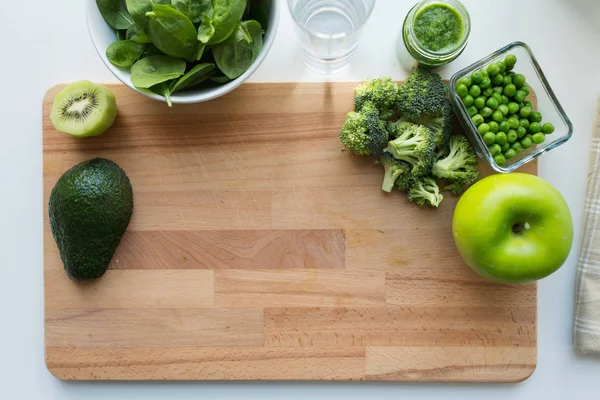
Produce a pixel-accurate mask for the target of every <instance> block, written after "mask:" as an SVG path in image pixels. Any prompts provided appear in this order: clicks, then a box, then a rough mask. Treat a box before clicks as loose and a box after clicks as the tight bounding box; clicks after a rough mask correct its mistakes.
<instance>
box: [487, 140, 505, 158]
mask: <svg viewBox="0 0 600 400" xmlns="http://www.w3.org/2000/svg"><path fill="white" fill-rule="evenodd" d="M495 141H496V135H494V144H492V145H491V146H489V147H488V148H489V149H490V153H491V154H492V156H496V155H498V154H500V153H502V148H501V147H500V145H499V144H495Z"/></svg>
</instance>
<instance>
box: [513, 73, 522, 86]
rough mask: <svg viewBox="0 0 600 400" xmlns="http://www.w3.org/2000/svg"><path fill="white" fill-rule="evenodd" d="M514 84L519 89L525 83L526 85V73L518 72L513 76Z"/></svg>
mask: <svg viewBox="0 0 600 400" xmlns="http://www.w3.org/2000/svg"><path fill="white" fill-rule="evenodd" d="M513 84H514V85H515V86H516V87H517V89H521V88H522V87H523V85H525V75H523V74H516V75H515V76H514V77H513Z"/></svg>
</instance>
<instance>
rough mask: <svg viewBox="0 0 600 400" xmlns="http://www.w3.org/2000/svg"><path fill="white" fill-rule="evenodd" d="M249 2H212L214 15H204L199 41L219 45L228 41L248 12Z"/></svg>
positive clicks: (222, 0) (226, 0)
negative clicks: (247, 5) (245, 12)
mask: <svg viewBox="0 0 600 400" xmlns="http://www.w3.org/2000/svg"><path fill="white" fill-rule="evenodd" d="M247 1H248V0H212V5H213V15H212V17H211V16H209V15H208V14H203V15H202V22H201V24H200V27H199V28H198V40H199V41H201V42H202V43H204V44H218V43H221V42H223V41H224V40H225V39H227V38H228V37H229V36H231V34H232V33H233V31H235V29H236V26H237V24H238V22H239V21H240V19H241V18H242V16H243V15H244V11H246V4H247Z"/></svg>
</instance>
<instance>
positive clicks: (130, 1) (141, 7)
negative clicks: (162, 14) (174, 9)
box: [125, 0, 171, 33]
mask: <svg viewBox="0 0 600 400" xmlns="http://www.w3.org/2000/svg"><path fill="white" fill-rule="evenodd" d="M125 3H126V4H127V10H128V11H129V14H131V17H132V18H133V20H134V21H135V24H136V25H137V26H138V28H139V29H140V31H142V32H144V33H148V32H147V28H148V22H149V18H148V17H147V16H146V13H148V12H150V11H152V6H153V5H154V4H170V3H171V1H170V0H125Z"/></svg>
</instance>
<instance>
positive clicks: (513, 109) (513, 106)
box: [508, 102, 519, 114]
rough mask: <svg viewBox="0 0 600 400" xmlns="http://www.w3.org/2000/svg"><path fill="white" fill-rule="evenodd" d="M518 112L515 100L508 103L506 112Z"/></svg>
mask: <svg viewBox="0 0 600 400" xmlns="http://www.w3.org/2000/svg"><path fill="white" fill-rule="evenodd" d="M518 112H519V105H518V104H517V103H515V102H511V103H508V113H509V114H516V113H518Z"/></svg>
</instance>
